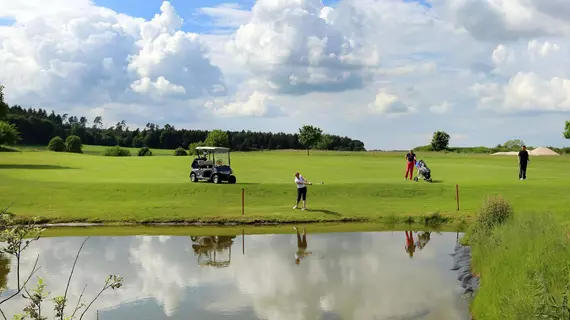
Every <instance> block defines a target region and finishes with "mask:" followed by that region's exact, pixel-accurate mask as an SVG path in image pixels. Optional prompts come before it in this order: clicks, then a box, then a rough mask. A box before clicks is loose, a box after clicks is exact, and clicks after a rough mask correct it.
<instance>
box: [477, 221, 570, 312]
mask: <svg viewBox="0 0 570 320" xmlns="http://www.w3.org/2000/svg"><path fill="white" fill-rule="evenodd" d="M566 230H567V229H565V228H563V227H562V226H561V225H560V224H558V223H557V221H556V220H555V219H554V218H553V217H552V216H551V215H549V214H529V213H517V214H515V215H514V218H512V219H510V220H509V221H508V222H506V223H505V224H502V225H499V226H496V227H494V228H493V229H492V231H491V232H490V233H489V234H487V235H484V236H482V235H479V236H476V235H474V234H473V232H470V233H468V235H469V234H471V237H470V238H469V241H468V243H469V245H471V247H472V259H473V260H472V267H473V270H474V272H475V273H477V274H480V276H481V288H480V290H479V291H478V293H477V295H476V296H475V299H474V301H473V302H472V304H471V309H472V314H473V316H474V318H475V319H477V320H481V319H483V320H485V319H568V318H569V317H570V313H566V314H564V313H563V312H562V310H560V309H557V308H558V307H562V305H563V303H562V297H563V296H564V294H568V293H569V292H568V285H570V260H569V259H568V257H570V240H569V239H568V236H567V233H566V232H565V231H566ZM552 298H554V300H551V299H552Z"/></svg>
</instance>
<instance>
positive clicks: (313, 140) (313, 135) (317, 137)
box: [299, 125, 323, 155]
mask: <svg viewBox="0 0 570 320" xmlns="http://www.w3.org/2000/svg"><path fill="white" fill-rule="evenodd" d="M322 136H323V130H321V128H317V127H314V126H308V125H305V126H302V127H301V128H300V129H299V142H300V143H301V144H302V145H303V146H305V148H306V149H307V155H309V150H310V149H311V148H312V147H314V146H315V145H316V144H317V143H319V141H321V138H322Z"/></svg>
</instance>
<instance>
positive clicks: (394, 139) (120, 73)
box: [0, 0, 570, 149]
mask: <svg viewBox="0 0 570 320" xmlns="http://www.w3.org/2000/svg"><path fill="white" fill-rule="evenodd" d="M228 1H231V0H228ZM569 53H570V1H566V0H326V1H320V0H243V1H239V2H224V1H217V0H192V1H190V0H172V1H164V2H163V1H160V0H149V1H134V0H95V1H91V0H27V1H8V0H0V84H2V85H4V86H5V87H6V88H5V99H6V101H7V102H8V103H9V104H20V105H23V106H26V107H41V108H45V109H48V110H55V111H56V112H60V113H69V114H73V115H77V116H87V117H88V118H89V119H93V118H94V117H96V116H102V117H103V121H104V122H105V123H107V124H108V125H113V124H114V123H116V122H118V121H120V120H125V121H126V122H127V124H128V125H129V126H130V127H132V128H134V127H143V126H144V125H145V124H146V123H148V122H152V123H155V124H159V125H161V126H163V125H165V124H167V123H168V124H170V125H174V126H175V127H176V128H187V129H206V130H211V129H224V130H242V129H243V130H255V131H272V132H297V131H298V128H299V127H301V126H303V125H315V126H318V127H320V128H322V129H323V131H325V132H327V133H331V134H337V135H342V136H349V137H351V138H354V139H359V140H362V141H363V142H364V143H365V145H366V147H367V148H368V149H407V148H411V147H415V146H418V145H426V144H428V143H429V142H430V140H431V135H432V134H433V132H434V131H437V130H443V131H446V132H448V133H449V134H450V135H451V145H452V146H483V145H484V146H494V145H497V144H499V143H503V142H505V141H507V140H509V139H522V140H523V141H525V142H526V143H527V144H529V145H534V146H548V145H550V146H565V145H568V144H569V143H568V141H567V140H565V139H564V138H563V136H562V131H563V128H564V121H565V120H570V114H569V113H570V63H569V62H570V54H569Z"/></svg>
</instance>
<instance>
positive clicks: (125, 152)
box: [103, 146, 131, 157]
mask: <svg viewBox="0 0 570 320" xmlns="http://www.w3.org/2000/svg"><path fill="white" fill-rule="evenodd" d="M103 155H104V156H106V157H130V156H131V152H130V151H129V149H125V148H121V147H119V146H114V147H111V148H107V149H106V150H105V153H104V154H103Z"/></svg>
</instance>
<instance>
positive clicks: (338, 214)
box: [307, 209, 341, 216]
mask: <svg viewBox="0 0 570 320" xmlns="http://www.w3.org/2000/svg"><path fill="white" fill-rule="evenodd" d="M307 211H308V212H320V213H324V214H330V215H333V216H341V214H340V213H338V212H334V211H330V210H326V209H307Z"/></svg>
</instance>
